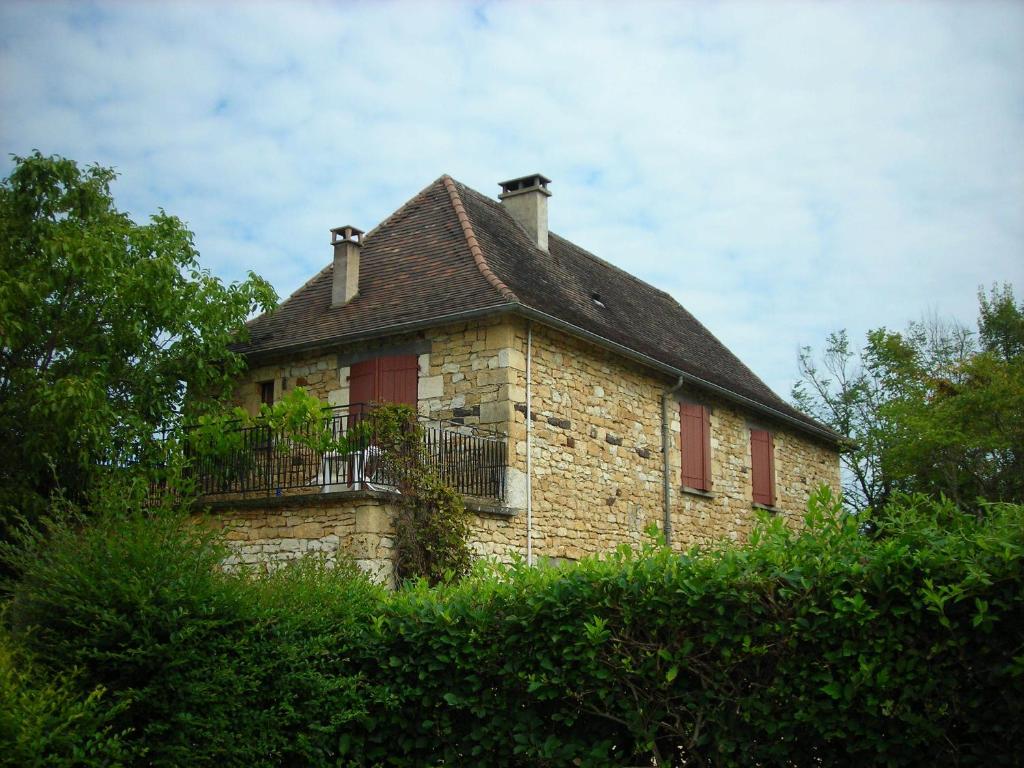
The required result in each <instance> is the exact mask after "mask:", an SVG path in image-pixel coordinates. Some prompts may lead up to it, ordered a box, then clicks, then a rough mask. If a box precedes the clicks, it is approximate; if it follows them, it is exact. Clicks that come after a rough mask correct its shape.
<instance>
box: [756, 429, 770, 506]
mask: <svg viewBox="0 0 1024 768" xmlns="http://www.w3.org/2000/svg"><path fill="white" fill-rule="evenodd" d="M750 480H751V483H752V484H753V487H754V503H755V504H764V505H765V506H768V507H771V506H774V505H775V441H774V439H773V438H772V433H771V432H768V431H766V430H763V429H752V430H750Z"/></svg>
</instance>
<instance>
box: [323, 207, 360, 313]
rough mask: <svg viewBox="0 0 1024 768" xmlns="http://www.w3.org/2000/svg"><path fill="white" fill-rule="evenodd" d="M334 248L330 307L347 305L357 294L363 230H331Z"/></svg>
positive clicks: (351, 228)
mask: <svg viewBox="0 0 1024 768" xmlns="http://www.w3.org/2000/svg"><path fill="white" fill-rule="evenodd" d="M331 245H333V246H334V284H333V285H332V286H331V306H332V307H340V306H341V305H342V304H348V303H349V302H350V301H352V299H353V298H355V295H356V294H357V293H359V251H360V249H361V248H362V247H363V230H361V229H356V228H355V227H353V226H345V227H335V228H334V229H332V230H331Z"/></svg>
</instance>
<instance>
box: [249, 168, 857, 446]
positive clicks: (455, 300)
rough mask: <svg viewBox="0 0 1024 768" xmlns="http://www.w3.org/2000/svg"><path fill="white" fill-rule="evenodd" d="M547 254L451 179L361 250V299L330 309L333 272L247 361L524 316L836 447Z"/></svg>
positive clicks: (722, 358) (286, 310) (281, 317)
mask: <svg viewBox="0 0 1024 768" xmlns="http://www.w3.org/2000/svg"><path fill="white" fill-rule="evenodd" d="M548 246H549V252H548V253H545V252H544V251H542V250H540V249H539V248H538V247H537V246H536V245H534V244H533V242H532V241H531V240H530V239H529V238H528V237H527V235H526V233H525V232H524V230H523V229H522V228H521V227H520V226H519V225H518V224H517V223H516V222H515V220H513V219H512V217H511V216H510V215H509V214H508V212H507V211H506V210H505V209H504V207H503V206H502V205H501V204H499V203H497V202H495V201H494V200H491V199H490V198H488V197H486V196H484V195H482V194H480V193H479V192H477V191H475V190H473V189H470V188H469V187H466V186H464V185H462V184H460V183H458V182H456V181H454V180H452V179H451V178H449V177H448V176H442V177H441V178H439V179H437V180H436V181H434V182H433V183H432V184H430V185H429V186H427V187H426V188H425V189H424V190H423V191H421V192H420V193H419V194H418V195H416V196H415V197H414V198H413V199H412V200H410V201H409V202H408V203H406V204H405V205H404V206H402V207H401V208H400V209H399V210H398V211H396V212H395V213H394V214H392V215H391V216H390V217H389V218H388V219H386V220H385V221H383V222H382V223H381V224H380V225H378V226H377V227H376V228H375V229H374V230H372V231H371V232H369V233H367V235H366V236H365V237H364V238H363V247H362V251H361V256H360V260H361V265H360V275H359V294H358V295H357V296H356V298H355V299H353V300H352V301H351V302H349V303H348V304H345V305H344V306H341V307H332V306H331V281H332V268H333V267H332V265H331V264H329V265H328V266H327V267H325V268H324V269H323V270H321V271H320V273H319V274H317V275H316V276H315V277H313V278H312V279H311V280H310V281H309V282H307V283H306V284H305V285H304V286H302V287H301V288H300V289H299V290H297V291H296V292H295V293H294V294H292V295H291V296H290V297H289V298H288V299H287V300H286V301H284V302H283V303H282V304H281V306H280V307H278V309H277V310H276V311H275V312H274V313H272V314H269V315H262V316H260V317H258V318H256V319H254V320H253V321H251V322H250V324H249V328H250V338H249V341H248V342H246V343H244V344H240V345H238V347H237V349H238V351H240V352H243V353H246V354H248V355H250V356H252V357H263V356H264V355H268V354H276V353H285V352H288V351H290V350H295V349H299V348H311V347H317V346H322V345H327V344H340V343H344V342H345V341H347V340H354V339H357V338H367V337H372V336H375V335H386V334H390V333H395V332H398V331H400V330H402V329H403V328H410V329H411V328H416V327H424V326H426V325H431V324H436V323H439V322H444V321H445V320H446V319H454V318H456V317H463V316H466V315H472V314H479V315H484V314H490V313H494V312H504V311H520V312H523V313H524V314H527V315H528V316H532V317H535V318H538V319H540V320H541V321H543V320H544V317H545V316H546V317H549V318H551V320H552V322H553V323H555V324H557V325H559V326H560V327H563V328H564V327H566V326H571V327H572V328H574V329H579V331H580V332H581V333H582V334H583V335H586V336H588V337H599V338H600V339H601V340H604V341H607V342H610V343H611V344H612V345H613V346H618V347H622V348H625V349H626V350H629V351H632V352H634V353H637V354H638V355H640V356H642V357H644V358H649V359H650V360H651V361H652V362H656V363H658V364H660V366H659V367H661V368H662V369H663V370H665V369H666V368H668V369H673V370H678V371H680V372H682V373H684V374H687V375H688V376H689V377H690V378H691V380H693V379H696V380H698V382H703V383H706V384H707V385H708V386H709V387H711V388H713V389H716V390H719V391H723V390H724V392H725V393H728V394H731V395H733V396H736V397H737V398H738V399H740V400H744V401H748V402H749V403H750V404H751V405H753V406H754V407H755V408H759V409H766V410H768V411H770V412H773V413H774V414H776V415H779V416H782V417H783V418H784V419H785V420H786V421H790V422H794V421H795V422H797V423H798V424H799V425H802V426H805V427H807V428H808V429H810V430H811V431H813V432H815V433H817V434H819V435H821V436H824V437H837V436H835V435H833V433H831V431H830V430H828V429H827V428H825V427H823V426H822V425H820V424H818V423H817V422H816V421H814V420H812V419H810V418H809V417H807V416H806V415H804V414H802V413H800V412H799V411H797V410H796V409H794V408H792V407H791V406H790V405H789V404H787V403H786V402H785V401H784V400H782V398H780V397H779V396H778V395H776V394H775V393H774V392H772V391H771V389H770V388H769V387H768V386H767V385H766V384H765V383H764V382H762V381H761V380H760V379H759V378H758V377H757V376H756V375H754V373H753V372H752V371H751V370H750V369H749V368H747V367H746V366H745V365H744V364H743V363H742V362H740V360H739V359H738V358H737V357H736V356H735V355H733V354H732V353H731V352H730V351H729V350H728V349H726V347H725V345H723V344H722V343H721V342H720V341H719V340H718V339H717V338H715V336H714V335H713V334H712V333H711V332H710V331H708V329H707V328H705V327H704V326H703V325H702V324H701V323H700V322H699V321H698V320H697V319H696V318H695V317H694V316H693V315H691V314H690V313H689V312H688V311H687V310H686V309H685V308H683V307H682V306H680V304H679V303H678V302H676V301H675V299H673V298H672V297H671V296H670V295H668V294H667V293H665V292H664V291H660V290H658V289H657V288H654V287H653V286H651V285H649V284H647V283H645V282H643V281H642V280H640V279H638V278H636V277H634V276H633V275H630V274H629V273H627V272H624V271H623V270H621V269H618V268H617V267H614V266H612V265H611V264H609V263H608V262H606V261H603V260H601V259H599V258H597V257H596V256H594V255H593V254H591V253H588V252H587V251H585V250H583V249H582V248H580V247H578V246H576V245H574V244H573V243H571V242H569V241H568V240H566V239H564V238H562V237H559V236H558V235H556V234H554V233H550V234H549V240H548ZM595 294H596V295H598V296H599V298H600V304H598V303H597V302H595V301H594V299H593V296H594V295H595Z"/></svg>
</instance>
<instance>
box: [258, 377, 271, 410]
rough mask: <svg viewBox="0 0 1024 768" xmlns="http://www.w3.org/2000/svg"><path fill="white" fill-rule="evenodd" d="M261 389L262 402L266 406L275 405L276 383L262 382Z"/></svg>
mask: <svg viewBox="0 0 1024 768" xmlns="http://www.w3.org/2000/svg"><path fill="white" fill-rule="evenodd" d="M259 388H260V402H261V403H265V404H266V405H273V404H274V382H273V381H261V382H260V383H259Z"/></svg>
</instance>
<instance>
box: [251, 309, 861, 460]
mask: <svg viewBox="0 0 1024 768" xmlns="http://www.w3.org/2000/svg"><path fill="white" fill-rule="evenodd" d="M503 314H512V315H517V316H519V317H522V318H524V319H526V320H532V321H535V322H539V323H542V324H544V325H547V326H549V327H551V328H555V329H558V330H561V331H564V332H565V333H568V334H569V335H571V336H575V337H576V338H579V339H583V340H584V341H589V342H591V343H592V344H595V345H597V346H599V347H602V348H604V349H607V350H609V351H612V352H615V353H616V354H619V355H621V356H623V357H625V358H627V359H629V360H632V361H634V362H637V363H640V364H641V365H644V366H645V367H647V368H651V369H653V370H655V371H658V372H659V373H664V374H666V375H667V376H669V377H671V378H673V379H679V378H682V379H683V380H684V381H685V382H686V383H687V384H690V385H692V386H695V387H698V388H700V389H703V390H706V391H708V392H713V393H714V394H716V395H718V396H720V397H722V398H723V399H725V400H728V401H730V402H732V403H735V404H737V405H741V406H743V407H745V408H748V409H750V410H752V411H754V412H756V413H758V414H761V415H763V416H766V417H768V418H771V419H774V420H776V421H781V422H783V423H785V424H787V425H789V426H791V427H794V428H796V429H798V430H800V431H801V432H805V433H807V434H809V435H813V436H814V437H816V438H817V439H819V440H824V441H825V442H827V443H829V444H830V445H831V446H833V447H836V448H837V449H838V448H839V446H840V445H841V444H842V443H843V442H844V441H845V440H846V438H844V437H843V436H842V435H840V434H838V433H836V432H833V431H832V430H830V429H827V428H824V427H818V426H815V425H813V424H809V423H807V422H805V421H802V420H801V419H797V418H795V417H793V416H791V415H789V414H787V413H784V412H782V411H779V410H777V409H775V408H772V407H771V406H768V405H765V404H764V403H760V402H758V401H757V400H754V399H753V398H749V397H746V396H745V395H741V394H739V393H738V392H733V391H732V390H730V389H728V388H727V387H723V386H722V385H720V384H715V383H714V382H712V381H708V380H707V379H704V378H701V377H700V376H696V375H694V374H692V373H689V372H687V371H684V370H682V369H681V368H677V367H675V366H673V365H669V364H668V363H665V362H662V361H661V360H658V359H657V358H654V357H651V356H650V355H647V354H644V353H643V352H638V351H637V350H635V349H632V348H631V347H627V346H626V345H624V344H620V343H618V342H616V341H612V340H611V339H608V338H606V337H604V336H601V335H599V334H596V333H593V332H592V331H588V330H586V329H585V328H580V327H579V326H578V325H574V324H572V323H569V322H567V321H565V320H561V319H559V318H557V317H554V316H553V315H549V314H548V313H546V312H542V311H541V310H539V309H534V308H533V307H530V306H527V305H525V304H522V303H520V302H506V303H504V304H495V305H491V306H488V307H478V308H476V309H470V310H463V311H459V312H452V313H449V314H446V315H437V316H435V317H432V318H429V319H425V320H415V321H410V322H407V323H393V324H391V325H388V326H381V327H378V328H374V329H373V330H369V331H360V332H358V333H351V334H340V335H336V336H332V337H330V338H326V339H317V340H315V341H308V342H300V343H298V344H284V345H281V346H279V347H272V348H269V349H261V350H258V351H254V352H248V353H242V354H244V356H245V357H246V359H247V360H248V361H249V362H250V364H252V363H254V362H257V361H258V362H261V363H267V362H272V361H274V360H277V359H279V358H282V357H285V356H291V355H294V354H296V353H315V352H318V351H323V352H327V351H333V350H335V349H337V347H339V346H341V345H343V344H353V343H356V342H360V341H368V340H370V339H376V338H382V337H385V336H394V335H395V334H399V333H413V332H415V331H420V330H424V329H427V328H435V327H437V326H439V325H447V324H449V323H457V322H461V321H463V320H474V319H479V318H483V317H490V316H494V315H503Z"/></svg>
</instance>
